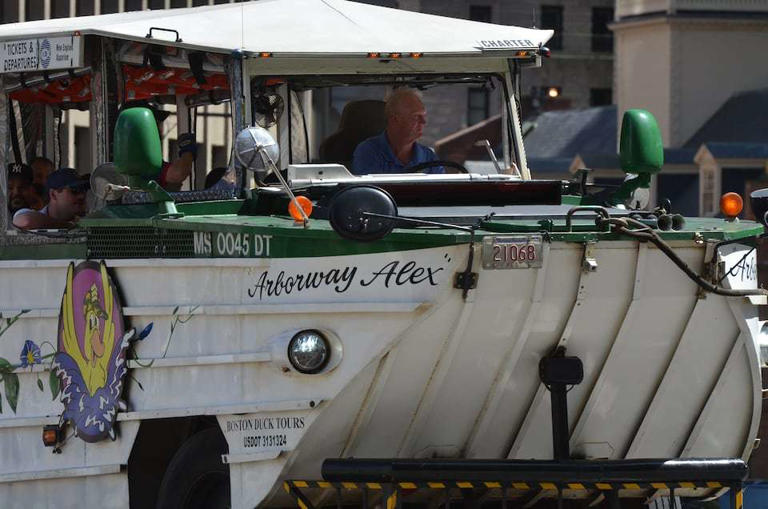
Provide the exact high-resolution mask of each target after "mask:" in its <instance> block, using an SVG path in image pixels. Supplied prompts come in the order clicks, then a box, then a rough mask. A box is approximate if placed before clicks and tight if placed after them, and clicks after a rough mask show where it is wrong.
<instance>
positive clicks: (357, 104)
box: [319, 99, 387, 168]
mask: <svg viewBox="0 0 768 509" xmlns="http://www.w3.org/2000/svg"><path fill="white" fill-rule="evenodd" d="M386 125H387V119H386V115H385V114H384V101H379V100H374V99H365V100H361V101H350V102H348V103H347V104H346V105H345V106H344V111H343V112H342V113H341V120H340V121H339V128H338V130H337V131H336V132H335V133H333V134H332V135H330V136H329V137H328V138H326V139H325V141H324V142H323V143H322V144H321V145H320V150H319V151H320V160H321V161H323V162H327V163H339V164H343V165H344V166H346V167H347V168H350V167H351V163H352V154H353V153H354V151H355V148H356V147H357V145H359V144H360V142H362V141H364V140H366V139H368V138H370V137H371V136H375V135H377V134H379V133H381V132H382V131H383V130H384V128H385V127H386Z"/></svg>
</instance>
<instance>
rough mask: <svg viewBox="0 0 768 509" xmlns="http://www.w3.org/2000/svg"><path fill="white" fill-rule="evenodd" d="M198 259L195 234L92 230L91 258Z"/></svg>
mask: <svg viewBox="0 0 768 509" xmlns="http://www.w3.org/2000/svg"><path fill="white" fill-rule="evenodd" d="M193 256H195V245H194V234H193V232H191V231H186V230H168V229H163V228H152V227H147V226H137V227H130V228H99V227H96V228H88V257H89V258H191V257H193Z"/></svg>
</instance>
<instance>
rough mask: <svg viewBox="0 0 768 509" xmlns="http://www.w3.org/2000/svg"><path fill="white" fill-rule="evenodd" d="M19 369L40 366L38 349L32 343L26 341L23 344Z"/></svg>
mask: <svg viewBox="0 0 768 509" xmlns="http://www.w3.org/2000/svg"><path fill="white" fill-rule="evenodd" d="M19 358H20V359H21V367H22V368H26V367H29V366H33V365H35V364H40V347H39V346H37V345H36V344H35V342H34V341H32V340H31V339H28V340H26V341H25V342H24V348H22V349H21V355H20V356H19Z"/></svg>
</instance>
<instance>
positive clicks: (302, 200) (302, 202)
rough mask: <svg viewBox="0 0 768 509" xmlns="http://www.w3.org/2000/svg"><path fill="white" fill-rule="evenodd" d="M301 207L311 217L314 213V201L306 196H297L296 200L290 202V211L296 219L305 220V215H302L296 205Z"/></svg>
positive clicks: (298, 220)
mask: <svg viewBox="0 0 768 509" xmlns="http://www.w3.org/2000/svg"><path fill="white" fill-rule="evenodd" d="M297 203H298V206H299V207H301V210H303V211H304V214H305V215H306V216H307V217H309V216H311V215H312V202H311V201H310V199H309V198H307V197H306V196H297V197H296V199H295V200H291V202H290V203H289V204H288V213H289V214H290V215H291V217H292V218H293V220H294V221H297V222H302V223H303V222H304V216H302V215H301V210H299V208H298V207H297V206H296V204H297Z"/></svg>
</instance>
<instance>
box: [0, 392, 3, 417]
mask: <svg viewBox="0 0 768 509" xmlns="http://www.w3.org/2000/svg"><path fill="white" fill-rule="evenodd" d="M2 413H3V396H2V395H0V414H2Z"/></svg>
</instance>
